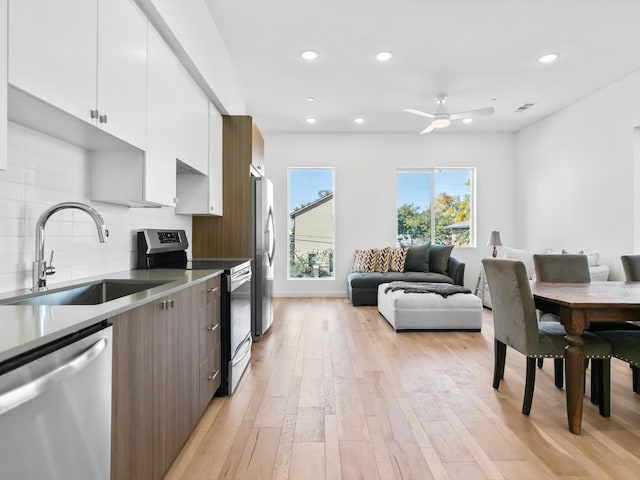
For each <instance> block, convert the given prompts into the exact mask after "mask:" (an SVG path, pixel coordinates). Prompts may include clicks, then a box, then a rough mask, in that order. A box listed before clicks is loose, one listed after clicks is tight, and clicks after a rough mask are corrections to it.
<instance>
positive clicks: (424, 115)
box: [404, 108, 435, 118]
mask: <svg viewBox="0 0 640 480" xmlns="http://www.w3.org/2000/svg"><path fill="white" fill-rule="evenodd" d="M404 111H405V112H407V113H413V114H414V115H420V116H421V117H427V118H433V117H435V115H433V114H431V113H427V112H421V111H420V110H415V109H413V108H405V109H404Z"/></svg>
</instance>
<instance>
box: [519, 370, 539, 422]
mask: <svg viewBox="0 0 640 480" xmlns="http://www.w3.org/2000/svg"><path fill="white" fill-rule="evenodd" d="M535 386H536V359H535V358H527V380H526V383H525V385H524V401H523V402H522V414H523V415H529V412H531V403H533V389H534V387H535Z"/></svg>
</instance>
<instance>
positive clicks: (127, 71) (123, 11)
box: [97, 0, 147, 149]
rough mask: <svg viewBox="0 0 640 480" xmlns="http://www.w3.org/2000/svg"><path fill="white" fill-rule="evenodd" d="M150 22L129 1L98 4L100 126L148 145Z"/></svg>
mask: <svg viewBox="0 0 640 480" xmlns="http://www.w3.org/2000/svg"><path fill="white" fill-rule="evenodd" d="M146 92H147V19H146V17H145V16H144V15H143V14H142V12H141V11H140V10H139V9H138V7H137V6H136V5H134V4H133V3H132V2H131V1H128V0H100V3H99V4H98V92H97V110H98V126H99V127H100V128H102V129H103V130H105V131H107V132H109V133H110V134H112V135H113V136H115V137H118V138H120V139H122V140H124V141H125V142H128V143H130V144H132V145H134V146H136V147H138V148H141V149H144V147H145V145H146V141H145V140H146V128H145V127H146V118H147V115H146V114H147V95H146Z"/></svg>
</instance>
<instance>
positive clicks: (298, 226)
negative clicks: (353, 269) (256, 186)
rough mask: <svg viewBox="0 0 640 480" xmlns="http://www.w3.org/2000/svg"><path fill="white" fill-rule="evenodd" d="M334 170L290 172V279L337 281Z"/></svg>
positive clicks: (304, 169)
mask: <svg viewBox="0 0 640 480" xmlns="http://www.w3.org/2000/svg"><path fill="white" fill-rule="evenodd" d="M333 240H334V217H333V169H309V168H290V169H289V278H333V277H334V261H333V250H334V244H333Z"/></svg>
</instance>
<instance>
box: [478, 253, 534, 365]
mask: <svg viewBox="0 0 640 480" xmlns="http://www.w3.org/2000/svg"><path fill="white" fill-rule="evenodd" d="M482 265H483V267H484V271H485V275H486V278H487V283H488V284H489V291H490V292H491V303H492V308H493V323H494V336H495V338H496V339H497V340H500V341H501V342H502V343H504V344H506V345H509V346H510V347H512V348H514V349H516V350H518V351H519V352H520V353H523V354H525V355H527V354H529V353H534V352H535V351H536V350H537V345H538V319H537V317H536V307H535V304H534V302H533V294H532V293H531V285H529V278H527V270H526V268H525V266H524V263H522V262H520V261H518V260H507V259H491V258H483V259H482Z"/></svg>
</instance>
